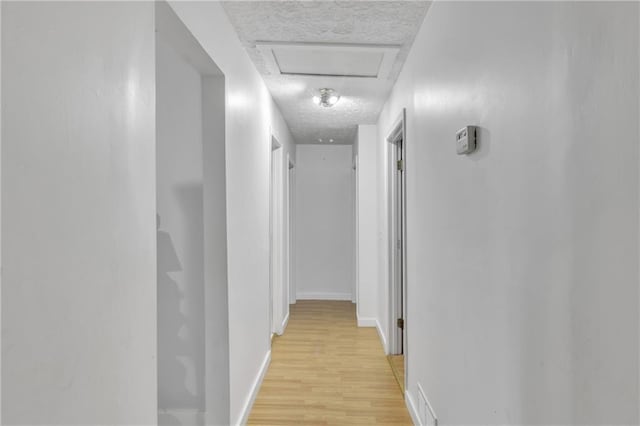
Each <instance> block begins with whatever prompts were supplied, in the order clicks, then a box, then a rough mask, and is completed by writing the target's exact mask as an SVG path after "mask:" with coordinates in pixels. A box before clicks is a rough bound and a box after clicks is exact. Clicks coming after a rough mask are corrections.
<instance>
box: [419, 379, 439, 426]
mask: <svg viewBox="0 0 640 426" xmlns="http://www.w3.org/2000/svg"><path fill="white" fill-rule="evenodd" d="M418 415H419V416H420V423H421V424H422V425H423V426H438V417H437V416H436V413H435V411H434V410H433V407H432V406H431V404H429V400H428V399H427V395H426V394H425V393H424V390H423V389H422V385H421V384H420V383H418Z"/></svg>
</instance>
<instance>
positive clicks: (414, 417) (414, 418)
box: [404, 391, 423, 426]
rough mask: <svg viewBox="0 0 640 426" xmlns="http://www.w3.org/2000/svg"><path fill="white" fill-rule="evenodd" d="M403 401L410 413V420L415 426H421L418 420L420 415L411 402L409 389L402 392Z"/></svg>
mask: <svg viewBox="0 0 640 426" xmlns="http://www.w3.org/2000/svg"><path fill="white" fill-rule="evenodd" d="M404 402H405V405H406V406H407V410H409V414H410V415H411V420H412V421H413V424H414V425H415V426H423V425H422V422H421V421H420V415H419V414H418V410H417V409H416V405H415V404H414V403H413V398H411V394H410V393H409V391H405V392H404Z"/></svg>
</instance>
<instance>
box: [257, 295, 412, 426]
mask: <svg viewBox="0 0 640 426" xmlns="http://www.w3.org/2000/svg"><path fill="white" fill-rule="evenodd" d="M249 424H251V425H262V426H266V425H270V426H276V425H354V424H360V425H381V424H384V425H411V424H412V422H411V418H410V417H409V413H408V412H407V409H406V407H405V404H404V400H403V398H402V394H401V393H400V392H399V391H398V384H397V383H396V379H395V378H394V376H393V373H392V372H391V367H390V366H389V362H388V361H387V358H386V356H385V354H384V351H383V349H382V345H381V344H380V340H379V338H378V334H377V331H376V329H375V328H358V327H357V326H356V317H355V305H354V304H352V303H351V302H326V301H298V302H297V303H296V304H295V305H292V306H291V316H290V319H289V326H288V327H287V330H286V331H285V333H284V335H283V336H280V337H277V338H275V339H274V341H273V347H272V352H271V365H270V367H269V371H268V372H267V375H266V377H265V379H264V382H263V383H262V388H261V389H260V393H259V394H258V398H257V399H256V402H255V404H254V406H253V410H252V412H251V416H250V418H249Z"/></svg>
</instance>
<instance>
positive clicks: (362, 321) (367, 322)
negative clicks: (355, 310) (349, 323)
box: [356, 314, 377, 327]
mask: <svg viewBox="0 0 640 426" xmlns="http://www.w3.org/2000/svg"><path fill="white" fill-rule="evenodd" d="M356 316H357V314H356ZM357 317H358V327H375V326H376V323H377V321H376V319H375V318H361V317H359V316H357Z"/></svg>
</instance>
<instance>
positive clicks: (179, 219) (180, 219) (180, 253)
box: [156, 37, 205, 411]
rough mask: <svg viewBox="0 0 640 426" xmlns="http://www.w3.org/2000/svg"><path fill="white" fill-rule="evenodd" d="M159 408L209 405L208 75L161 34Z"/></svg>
mask: <svg viewBox="0 0 640 426" xmlns="http://www.w3.org/2000/svg"><path fill="white" fill-rule="evenodd" d="M156 55H157V56H156V61H157V64H158V65H157V73H156V85H157V90H156V96H157V131H156V134H157V139H156V140H157V142H156V144H157V145H156V149H157V155H156V158H157V165H156V174H157V179H158V180H157V194H158V197H157V203H158V204H157V206H158V216H159V221H160V223H159V228H158V236H157V240H158V311H159V312H158V408H159V409H160V410H162V409H178V408H179V409H195V410H202V411H204V394H205V385H204V379H205V365H204V350H205V343H204V342H205V339H204V337H205V332H204V315H205V307H204V238H203V234H204V220H203V159H202V154H203V145H202V137H203V135H202V130H203V129H202V120H203V117H202V81H201V80H202V79H201V76H200V73H199V72H198V70H196V69H195V68H194V67H193V66H191V64H189V63H188V62H186V61H185V60H184V59H183V58H182V57H181V56H180V54H179V52H177V51H175V50H174V49H173V48H172V46H170V45H169V44H168V43H167V42H164V41H163V39H162V38H160V37H159V38H157V46H156Z"/></svg>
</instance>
